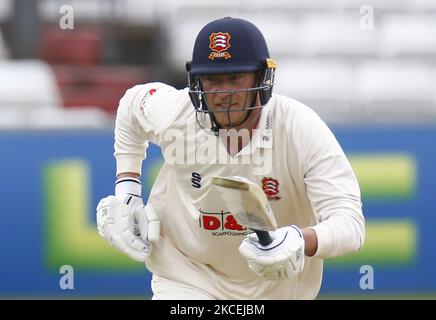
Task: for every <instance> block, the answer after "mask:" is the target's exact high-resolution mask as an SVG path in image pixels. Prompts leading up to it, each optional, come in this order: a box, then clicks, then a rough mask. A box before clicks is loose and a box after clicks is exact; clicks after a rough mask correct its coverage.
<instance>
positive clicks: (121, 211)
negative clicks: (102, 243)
mask: <svg viewBox="0 0 436 320" xmlns="http://www.w3.org/2000/svg"><path fill="white" fill-rule="evenodd" d="M97 227H98V233H99V234H100V235H101V236H102V237H104V238H105V239H106V241H107V242H109V244H110V245H112V246H113V247H115V248H117V249H118V250H120V251H122V252H124V253H125V254H127V255H128V256H129V257H130V258H132V259H134V260H136V261H139V262H145V260H146V259H147V258H148V256H149V255H150V253H151V249H152V245H151V242H157V241H158V240H159V220H158V217H157V214H156V212H155V211H154V209H153V207H152V206H151V205H147V206H144V203H143V201H142V198H141V197H138V196H134V195H129V194H123V195H121V196H117V197H115V196H109V197H106V198H104V199H102V200H100V202H99V203H98V205H97Z"/></svg>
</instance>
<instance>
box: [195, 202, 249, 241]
mask: <svg viewBox="0 0 436 320" xmlns="http://www.w3.org/2000/svg"><path fill="white" fill-rule="evenodd" d="M199 211H200V217H199V224H200V228H202V229H204V230H209V231H212V236H215V237H216V236H245V235H247V234H249V232H248V230H247V228H245V227H244V226H242V225H240V224H239V223H238V222H237V221H236V219H235V218H234V217H233V215H232V214H231V213H230V212H228V211H223V210H221V211H219V212H206V211H203V210H201V209H199Z"/></svg>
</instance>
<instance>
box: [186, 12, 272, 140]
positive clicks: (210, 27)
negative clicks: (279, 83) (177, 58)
mask: <svg viewBox="0 0 436 320" xmlns="http://www.w3.org/2000/svg"><path fill="white" fill-rule="evenodd" d="M275 69H276V62H275V61H274V60H272V59H270V56H269V51H268V46H267V44H266V41H265V38H264V37H263V35H262V32H261V31H260V30H259V29H258V28H257V27H256V26H255V25H254V24H253V23H251V22H249V21H247V20H244V19H239V18H231V17H226V18H222V19H218V20H214V21H212V22H210V23H208V24H207V25H206V26H205V27H203V29H201V31H200V32H199V34H198V36H197V38H196V40H195V44H194V50H193V55H192V61H189V62H187V63H186V70H187V71H188V74H189V77H188V81H189V96H190V98H191V101H192V103H193V105H194V107H195V109H196V111H197V112H202V113H207V114H209V116H210V118H211V121H212V131H215V132H216V131H217V130H218V129H219V128H220V125H219V124H218V123H216V121H215V118H214V116H213V113H212V112H210V111H209V109H208V107H207V103H206V100H205V99H204V94H205V93H207V92H205V91H203V89H202V86H201V81H200V76H202V75H212V74H230V73H245V72H256V71H258V72H259V78H258V79H259V80H258V82H257V84H256V86H255V87H254V88H250V89H247V91H250V92H255V93H256V94H257V95H259V98H260V103H261V107H262V106H264V105H265V104H267V103H268V101H269V99H270V98H271V94H272V89H273V85H274V72H275ZM253 103H254V101H253ZM254 108H255V107H254V105H253V106H251V107H248V108H246V110H247V111H248V113H247V116H246V118H245V120H246V119H247V118H248V117H249V115H250V113H251V111H252V109H254ZM228 112H232V111H230V107H229V111H228ZM245 120H244V121H245ZM242 122H243V121H242ZM242 122H241V123H242Z"/></svg>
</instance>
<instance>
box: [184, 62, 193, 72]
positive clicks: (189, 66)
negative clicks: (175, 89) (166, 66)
mask: <svg viewBox="0 0 436 320" xmlns="http://www.w3.org/2000/svg"><path fill="white" fill-rule="evenodd" d="M191 67H192V61H187V62H186V64H185V68H186V71H188V72H189V71H191Z"/></svg>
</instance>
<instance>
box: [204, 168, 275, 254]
mask: <svg viewBox="0 0 436 320" xmlns="http://www.w3.org/2000/svg"><path fill="white" fill-rule="evenodd" d="M212 184H213V185H215V186H216V187H217V189H218V191H219V192H220V193H221V195H222V198H223V199H224V201H225V203H226V205H227V207H228V208H229V210H230V211H231V213H232V214H233V216H234V217H235V219H236V221H237V222H238V223H239V224H241V225H243V226H244V227H247V228H249V229H251V230H253V231H254V232H256V234H257V237H258V238H259V243H260V244H261V245H263V246H267V245H269V244H270V243H271V242H272V239H271V236H270V234H269V232H268V231H273V230H276V229H277V222H276V219H275V217H274V215H273V212H272V210H271V206H270V204H269V202H268V199H267V198H266V196H265V193H264V192H263V190H262V188H261V187H260V186H259V185H257V184H255V183H253V182H251V181H249V180H248V179H246V178H244V177H240V176H232V177H219V176H215V177H213V178H212Z"/></svg>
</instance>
